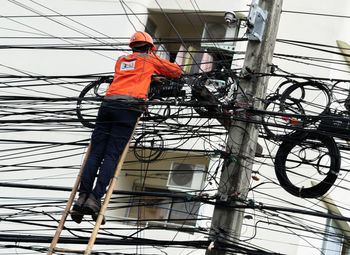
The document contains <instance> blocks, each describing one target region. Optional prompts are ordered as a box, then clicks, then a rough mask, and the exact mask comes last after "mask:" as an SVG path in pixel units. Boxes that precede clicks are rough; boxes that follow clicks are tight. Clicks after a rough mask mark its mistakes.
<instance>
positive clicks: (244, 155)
mask: <svg viewBox="0 0 350 255" xmlns="http://www.w3.org/2000/svg"><path fill="white" fill-rule="evenodd" d="M282 2H283V0H260V3H259V7H260V8H259V9H260V10H263V12H265V10H266V11H267V18H266V23H265V29H264V32H263V33H262V34H261V38H260V40H261V41H259V40H250V41H249V42H248V47H247V50H246V55H245V60H244V66H243V69H242V75H243V76H245V74H247V70H249V72H251V74H254V73H268V72H269V71H270V68H271V66H270V64H272V63H271V61H272V57H273V52H274V47H275V41H276V36H277V30H278V25H279V20H280V15H281V11H282ZM253 3H256V4H257V1H256V0H253ZM260 18H261V16H260ZM248 21H249V19H248ZM258 29H259V28H258ZM248 38H249V37H248ZM267 81H268V77H260V78H254V77H253V78H252V79H242V80H241V81H240V86H241V87H242V88H243V90H244V92H245V94H246V95H247V97H248V98H249V103H253V105H254V107H256V108H260V109H261V108H262V103H261V102H260V101H259V100H254V98H265V94H266V88H267ZM239 101H240V102H242V103H247V99H245V97H242V98H240V99H239ZM257 139H258V129H257V126H256V124H252V123H246V122H241V121H233V122H232V123H231V127H230V129H229V135H228V141H227V148H226V152H228V153H229V154H230V155H231V156H232V157H235V158H236V160H237V161H229V164H226V166H224V167H223V171H222V173H221V178H220V183H219V189H218V192H219V194H220V195H221V199H220V200H221V201H223V202H224V201H226V200H227V202H229V201H230V198H232V196H235V195H237V194H240V195H238V197H239V198H242V199H246V197H247V194H248V189H249V183H250V181H251V171H252V166H253V159H254V156H255V150H256V144H257ZM233 200H234V199H233ZM231 203H236V204H237V205H242V203H240V202H231ZM243 214H244V210H243V209H232V208H227V207H223V206H220V205H216V206H215V209H214V214H213V217H212V223H211V230H210V239H211V240H212V241H213V242H212V244H211V245H210V247H209V248H208V250H207V252H206V254H207V255H219V254H220V255H221V254H226V253H225V252H224V251H220V246H221V244H222V243H228V244H229V243H231V242H232V241H233V242H238V241H239V237H240V232H241V227H242V222H243ZM231 244H232V243H231ZM231 254H232V253H231Z"/></svg>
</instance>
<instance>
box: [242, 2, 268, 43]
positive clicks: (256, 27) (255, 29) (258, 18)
mask: <svg viewBox="0 0 350 255" xmlns="http://www.w3.org/2000/svg"><path fill="white" fill-rule="evenodd" d="M267 14H268V12H267V11H266V10H263V9H261V8H260V7H259V0H253V2H252V5H251V6H250V10H249V14H248V17H247V26H248V29H247V35H248V40H251V41H259V42H261V41H262V36H263V34H264V30H265V23H266V19H267Z"/></svg>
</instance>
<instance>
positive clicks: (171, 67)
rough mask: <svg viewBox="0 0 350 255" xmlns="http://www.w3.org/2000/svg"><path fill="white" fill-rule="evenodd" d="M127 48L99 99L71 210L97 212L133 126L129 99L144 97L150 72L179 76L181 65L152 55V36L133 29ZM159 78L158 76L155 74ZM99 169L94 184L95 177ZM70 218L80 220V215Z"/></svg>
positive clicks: (135, 111) (134, 111) (137, 112)
mask: <svg viewBox="0 0 350 255" xmlns="http://www.w3.org/2000/svg"><path fill="white" fill-rule="evenodd" d="M129 47H130V48H131V49H132V51H133V53H132V54H130V55H123V56H121V57H119V58H118V60H117V62H116V65H115V75H114V79H113V82H112V83H111V85H110V86H109V88H108V90H107V92H106V95H105V97H104V101H103V102H102V104H101V106H100V109H99V112H98V115H97V119H96V126H95V129H94V131H93V133H92V136H91V142H90V144H91V150H90V154H89V156H88V158H87V160H86V163H85V167H84V169H83V174H82V176H81V182H80V187H79V198H78V199H77V201H76V202H75V204H74V206H73V210H74V211H78V212H83V213H92V214H93V215H94V214H96V213H98V212H99V211H100V209H101V198H102V197H103V196H104V194H105V193H106V188H107V186H108V185H109V182H110V180H111V178H112V177H113V176H114V172H115V169H116V166H117V163H118V160H119V156H120V155H121V153H122V151H123V149H124V147H125V146H126V144H127V143H128V141H129V139H130V136H131V134H132V132H133V130H134V127H135V125H136V121H137V118H138V117H139V116H140V110H139V109H136V108H135V104H134V107H132V106H131V105H133V104H128V103H130V102H135V101H140V104H141V103H142V102H143V101H145V100H147V93H148V90H149V85H150V83H151V79H152V75H153V74H158V75H162V76H166V77H169V78H177V77H179V76H180V75H181V73H182V71H181V68H180V67H179V66H178V65H176V64H174V63H171V62H169V61H167V60H164V59H161V58H159V57H157V56H155V55H153V54H151V53H152V52H153V51H155V47H154V44H153V40H152V37H151V36H150V35H149V34H148V33H146V32H136V33H135V34H133V35H132V36H131V38H130V43H129ZM158 79H159V77H158ZM140 104H139V105H140ZM98 170H99V174H98V177H97V181H96V184H95V187H94V186H93V184H94V181H95V177H96V175H97V172H98ZM72 218H73V220H75V221H76V222H77V223H80V221H81V218H79V217H74V216H73V215H72Z"/></svg>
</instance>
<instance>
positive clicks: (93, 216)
mask: <svg viewBox="0 0 350 255" xmlns="http://www.w3.org/2000/svg"><path fill="white" fill-rule="evenodd" d="M91 217H92V220H94V221H97V217H98V213H94V214H92V215H91ZM102 217H103V218H102V222H101V225H104V224H106V217H105V216H104V215H103V216H102Z"/></svg>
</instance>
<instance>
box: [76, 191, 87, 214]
mask: <svg viewBox="0 0 350 255" xmlns="http://www.w3.org/2000/svg"><path fill="white" fill-rule="evenodd" d="M87 198H88V194H87V193H82V194H80V195H79V197H78V199H77V201H76V202H75V204H74V205H73V211H77V212H82V211H83V206H84V204H85V202H86V200H87Z"/></svg>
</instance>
